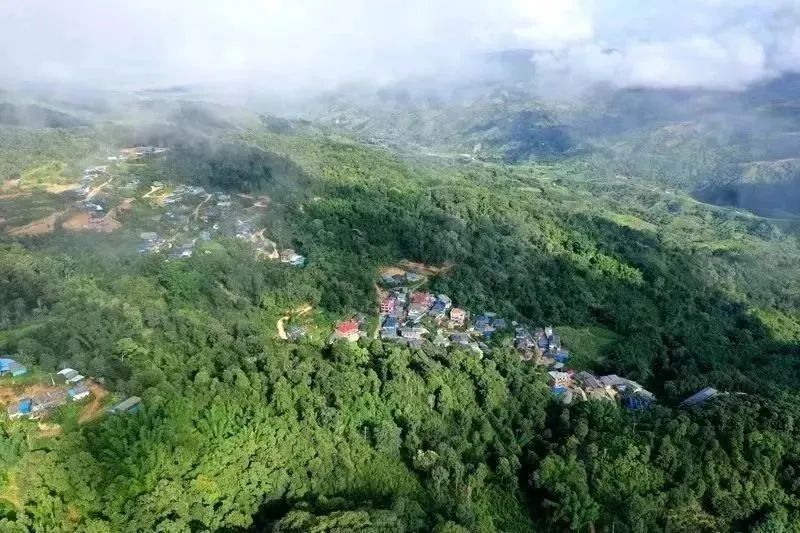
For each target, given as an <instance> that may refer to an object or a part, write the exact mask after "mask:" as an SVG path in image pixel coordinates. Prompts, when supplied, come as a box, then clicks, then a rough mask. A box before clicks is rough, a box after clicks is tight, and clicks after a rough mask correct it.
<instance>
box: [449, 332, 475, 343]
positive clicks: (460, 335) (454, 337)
mask: <svg viewBox="0 0 800 533" xmlns="http://www.w3.org/2000/svg"><path fill="white" fill-rule="evenodd" d="M450 340H451V341H453V342H454V343H456V344H460V345H461V346H468V345H469V344H470V343H471V342H472V338H471V337H470V336H469V334H468V333H464V332H460V331H457V332H455V333H451V334H450Z"/></svg>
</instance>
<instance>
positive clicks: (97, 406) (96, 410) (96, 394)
mask: <svg viewBox="0 0 800 533" xmlns="http://www.w3.org/2000/svg"><path fill="white" fill-rule="evenodd" d="M87 387H89V390H90V391H92V400H91V401H90V402H89V403H88V404H87V405H86V407H84V408H83V411H81V414H80V416H79V417H78V423H79V424H85V423H86V422H91V421H92V420H95V419H96V418H98V417H99V416H100V415H101V414H103V398H105V397H106V395H108V391H107V390H105V389H104V388H103V387H101V386H100V385H98V384H97V383H94V382H90V383H88V384H87Z"/></svg>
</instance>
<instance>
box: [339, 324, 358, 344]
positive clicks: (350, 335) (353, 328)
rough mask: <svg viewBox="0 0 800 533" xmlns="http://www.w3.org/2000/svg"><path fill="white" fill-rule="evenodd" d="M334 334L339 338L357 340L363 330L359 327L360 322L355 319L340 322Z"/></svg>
mask: <svg viewBox="0 0 800 533" xmlns="http://www.w3.org/2000/svg"><path fill="white" fill-rule="evenodd" d="M333 334H334V336H335V337H336V338H338V339H346V340H348V341H351V342H355V341H357V340H358V339H359V338H360V337H361V332H360V331H359V329H358V322H356V321H355V320H347V321H345V322H339V324H337V326H336V330H335V331H334V332H333Z"/></svg>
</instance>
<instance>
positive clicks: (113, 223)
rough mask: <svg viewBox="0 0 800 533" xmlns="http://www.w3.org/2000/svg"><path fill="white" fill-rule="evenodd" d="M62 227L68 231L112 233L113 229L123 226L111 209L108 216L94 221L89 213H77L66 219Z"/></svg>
mask: <svg viewBox="0 0 800 533" xmlns="http://www.w3.org/2000/svg"><path fill="white" fill-rule="evenodd" d="M61 227H62V228H64V229H65V230H67V231H99V232H103V233H111V232H112V231H114V230H116V229H119V228H120V227H122V224H120V223H119V221H118V220H116V219H115V218H114V217H113V211H110V212H109V213H108V214H107V215H106V216H104V217H103V218H101V219H95V220H94V221H92V217H91V215H89V213H83V212H81V213H75V214H74V215H72V216H71V217H69V218H68V219H67V220H65V221H64V222H63V223H62V224H61Z"/></svg>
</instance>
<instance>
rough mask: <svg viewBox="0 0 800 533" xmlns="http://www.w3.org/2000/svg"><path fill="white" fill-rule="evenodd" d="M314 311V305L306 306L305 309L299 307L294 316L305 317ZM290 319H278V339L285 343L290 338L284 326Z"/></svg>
mask: <svg viewBox="0 0 800 533" xmlns="http://www.w3.org/2000/svg"><path fill="white" fill-rule="evenodd" d="M312 309H314V307H313V306H312V305H310V304H309V305H304V306H303V307H298V308H297V309H295V310H294V311H292V314H294V315H295V316H303V315H305V314H306V313H308V312H310V311H311V310H312ZM289 318H290V317H289V315H286V316H282V317H281V318H279V319H278V322H277V323H276V324H275V327H276V328H277V330H278V338H280V339H281V340H284V341H286V340H289V336H288V335H287V334H286V329H285V328H284V325H283V324H284V322H286V321H287V320H289Z"/></svg>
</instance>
